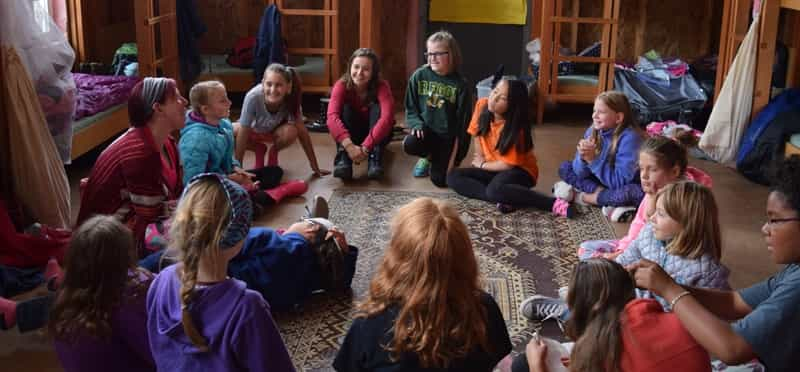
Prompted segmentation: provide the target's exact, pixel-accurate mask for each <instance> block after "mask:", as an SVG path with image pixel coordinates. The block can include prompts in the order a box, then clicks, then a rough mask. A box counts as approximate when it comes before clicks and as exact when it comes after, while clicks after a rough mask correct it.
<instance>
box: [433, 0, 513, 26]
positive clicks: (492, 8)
mask: <svg viewBox="0 0 800 372" xmlns="http://www.w3.org/2000/svg"><path fill="white" fill-rule="evenodd" d="M429 10H430V12H429V15H428V17H429V19H430V20H431V21H437V22H455V23H495V24H508V25H524V24H525V16H526V15H527V12H528V10H527V3H526V1H525V0H494V1H476V0H431V5H430V9H429Z"/></svg>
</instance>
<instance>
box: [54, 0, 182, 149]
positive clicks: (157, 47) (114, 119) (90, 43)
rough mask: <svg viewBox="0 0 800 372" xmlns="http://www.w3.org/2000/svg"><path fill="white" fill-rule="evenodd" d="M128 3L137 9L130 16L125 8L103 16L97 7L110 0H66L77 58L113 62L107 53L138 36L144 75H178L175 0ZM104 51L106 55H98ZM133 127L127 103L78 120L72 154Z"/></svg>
mask: <svg viewBox="0 0 800 372" xmlns="http://www.w3.org/2000/svg"><path fill="white" fill-rule="evenodd" d="M126 4H127V5H126V6H129V7H130V8H132V11H133V12H132V14H127V15H128V17H126V16H125V13H126V12H120V13H123V15H122V17H121V19H118V20H116V21H111V22H98V19H97V18H98V17H96V16H97V13H99V12H101V11H105V10H110V9H111V5H109V3H101V2H97V1H96V0H69V1H67V11H68V17H69V19H70V21H69V24H70V29H69V39H70V42H71V44H72V47H73V49H75V52H76V57H77V58H76V60H77V62H83V61H88V60H101V61H104V62H106V63H108V62H110V61H108V58H109V57H110V56H111V55H113V51H114V50H116V48H117V47H119V45H121V44H122V43H123V42H126V41H131V40H132V39H135V40H136V42H137V45H138V52H139V56H138V59H139V75H140V76H169V77H173V78H176V79H177V78H178V56H177V51H178V47H177V39H176V32H175V30H176V20H177V18H176V13H175V2H174V1H173V2H170V1H160V2H159V1H157V0H146V1H143V0H136V1H133V2H131V3H126ZM98 5H105V6H107V8H99V7H98ZM130 8H127V9H130ZM127 13H130V12H127ZM111 18H113V17H111ZM90 20H92V21H90ZM132 29H135V34H132V33H131V30H132ZM101 56H102V57H103V58H99V57H101ZM128 127H129V120H128V106H127V104H125V103H123V104H117V105H114V106H112V107H109V108H106V109H105V110H103V111H101V112H99V113H97V114H94V115H92V116H89V117H86V118H83V119H81V120H78V121H75V122H74V123H73V137H72V151H71V158H72V159H73V160H74V159H75V158H77V157H79V156H81V155H83V154H85V153H86V152H88V151H90V150H92V149H93V148H95V147H97V146H98V145H100V144H102V143H104V142H106V141H108V140H110V139H112V138H113V137H114V136H116V135H117V134H119V133H121V132H123V131H124V130H126V129H127V128H128Z"/></svg>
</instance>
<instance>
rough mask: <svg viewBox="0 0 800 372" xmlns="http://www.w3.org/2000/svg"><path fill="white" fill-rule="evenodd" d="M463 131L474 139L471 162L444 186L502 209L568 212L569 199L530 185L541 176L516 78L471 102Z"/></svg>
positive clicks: (524, 94) (521, 86)
mask: <svg viewBox="0 0 800 372" xmlns="http://www.w3.org/2000/svg"><path fill="white" fill-rule="evenodd" d="M467 132H468V133H469V134H470V135H472V136H473V137H474V138H475V153H474V157H473V160H472V164H471V166H469V167H465V168H457V169H454V170H452V171H451V172H450V174H448V175H447V185H448V186H450V188H452V189H453V190H454V191H455V192H457V193H459V194H461V195H463V196H466V197H468V198H474V199H480V200H485V201H488V202H492V203H497V208H498V209H499V210H500V211H501V212H503V213H509V212H512V211H514V210H515V209H516V208H517V207H535V208H539V209H544V210H550V211H553V213H554V214H556V215H560V216H564V217H570V218H571V217H572V216H573V215H574V214H575V209H574V207H573V206H570V205H569V204H568V203H560V200H557V199H556V198H552V197H549V196H545V195H543V194H540V193H538V192H536V191H534V190H532V187H533V186H535V185H536V180H537V178H539V168H538V166H537V165H536V156H535V155H534V154H533V138H532V136H531V123H530V121H529V120H528V89H527V87H526V86H525V84H524V83H523V82H521V81H518V80H505V79H503V80H501V81H500V82H499V83H497V85H496V86H495V88H494V89H493V90H492V92H491V93H490V94H489V98H482V99H480V100H478V102H477V103H476V104H475V111H474V113H473V114H472V120H471V121H470V124H469V128H468V129H467Z"/></svg>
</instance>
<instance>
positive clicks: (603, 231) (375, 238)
mask: <svg viewBox="0 0 800 372" xmlns="http://www.w3.org/2000/svg"><path fill="white" fill-rule="evenodd" d="M423 196H428V197H434V198H439V199H445V200H447V201H448V202H450V203H451V204H452V205H453V206H455V208H456V209H457V210H458V212H459V214H460V215H461V219H462V220H463V221H464V223H465V224H466V225H467V227H468V228H469V230H470V234H471V235H472V241H473V244H474V246H475V253H476V255H477V258H478V261H479V264H480V268H481V274H482V275H483V279H484V284H485V287H486V290H487V292H489V293H490V294H491V295H492V296H493V297H494V298H495V300H496V301H497V303H498V304H499V305H500V308H501V310H502V312H503V317H504V318H505V321H506V325H507V327H508V333H509V335H510V336H511V339H512V342H513V343H514V346H515V350H516V351H522V350H524V347H525V344H526V343H527V341H528V340H529V339H530V337H531V335H532V333H533V331H535V330H538V329H539V328H540V327H541V325H540V324H531V323H530V322H528V320H527V319H525V318H523V317H522V316H520V315H519V314H518V311H517V307H518V306H519V304H520V303H521V302H522V300H524V299H525V298H527V297H529V296H531V295H534V294H537V293H538V294H544V295H549V296H554V295H556V292H557V289H558V287H560V286H565V285H567V282H568V281H569V275H570V272H571V270H572V267H573V265H574V264H575V262H576V261H577V257H576V254H575V253H576V250H577V246H578V244H579V243H580V242H581V241H584V240H591V239H612V238H614V229H613V227H612V226H611V224H610V223H609V222H608V220H607V219H606V218H605V217H604V216H603V215H602V214H601V212H600V210H599V209H598V208H585V209H582V210H581V213H580V215H579V217H578V218H575V219H572V220H567V219H564V218H557V217H554V216H552V215H551V214H550V213H549V212H543V211H537V210H532V209H525V210H518V211H516V212H514V213H509V214H501V213H500V212H498V211H497V209H496V208H495V207H494V206H493V205H491V204H489V203H486V202H483V201H480V200H473V199H467V198H463V197H461V196H459V195H457V194H454V193H419V192H398V191H342V190H337V191H335V192H334V194H333V196H332V197H331V200H330V202H329V204H330V207H331V215H330V219H331V220H332V221H333V222H334V223H336V224H337V225H338V226H340V227H341V228H342V229H343V230H344V231H345V232H346V233H347V238H348V241H349V242H350V243H351V244H353V245H355V246H357V247H359V248H360V252H359V257H358V266H357V270H356V275H355V278H354V279H353V286H352V288H353V296H352V297H349V296H344V295H339V296H334V295H326V294H320V295H316V296H313V298H312V300H311V301H310V302H309V303H307V304H305V305H304V307H303V309H300V310H297V311H295V312H292V313H280V314H275V318H276V321H277V322H278V326H279V327H280V329H281V334H282V335H283V338H284V341H285V342H286V345H287V347H288V349H289V353H290V354H291V356H292V359H293V360H294V363H295V366H296V367H297V368H298V370H304V371H316V370H319V371H325V370H332V368H331V364H332V362H333V359H334V358H335V356H336V352H337V350H338V349H339V345H340V343H341V340H342V339H343V337H344V335H345V333H346V332H347V329H348V328H349V326H350V322H351V319H352V310H353V301H354V300H356V299H359V298H361V297H362V296H363V295H364V294H365V293H366V291H367V288H368V285H369V281H370V279H371V277H372V275H373V273H374V272H375V270H376V268H377V267H378V265H379V264H380V261H381V259H382V257H383V250H384V248H385V246H386V244H387V242H388V241H389V221H390V220H391V217H392V216H393V214H394V211H395V210H396V209H397V207H399V206H401V205H404V204H406V203H408V202H410V201H411V200H413V199H415V198H418V197H423ZM548 323H552V322H548ZM549 333H556V334H549ZM557 333H558V331H557V328H555V327H554V326H553V327H552V328H550V329H549V331H548V328H546V329H545V330H544V331H543V334H545V335H548V336H551V337H554V338H559V335H558V334H557Z"/></svg>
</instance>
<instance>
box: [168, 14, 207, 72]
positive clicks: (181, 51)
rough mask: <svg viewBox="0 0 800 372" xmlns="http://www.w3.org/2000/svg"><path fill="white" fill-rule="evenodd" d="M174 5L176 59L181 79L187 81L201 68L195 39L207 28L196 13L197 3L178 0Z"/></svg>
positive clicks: (201, 62)
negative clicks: (176, 42)
mask: <svg viewBox="0 0 800 372" xmlns="http://www.w3.org/2000/svg"><path fill="white" fill-rule="evenodd" d="M175 6H176V12H177V16H178V59H179V61H180V73H181V79H182V80H183V81H184V82H187V83H189V82H192V81H194V79H195V78H197V76H198V75H200V72H201V71H202V70H203V61H202V60H201V58H200V49H199V48H198V47H197V40H199V39H200V37H201V36H203V34H205V33H206V31H208V28H207V27H206V25H205V24H204V23H203V20H202V19H201V18H200V15H199V14H198V13H197V4H196V3H195V1H194V0H178V2H177V3H176V5H175ZM171 77H174V76H171Z"/></svg>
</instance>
